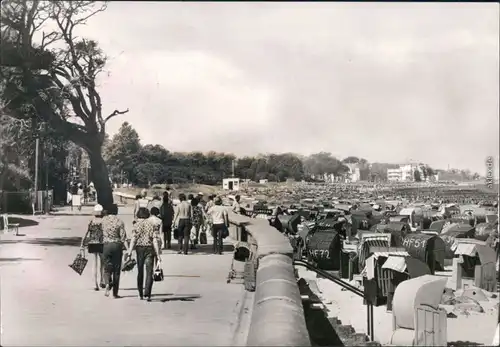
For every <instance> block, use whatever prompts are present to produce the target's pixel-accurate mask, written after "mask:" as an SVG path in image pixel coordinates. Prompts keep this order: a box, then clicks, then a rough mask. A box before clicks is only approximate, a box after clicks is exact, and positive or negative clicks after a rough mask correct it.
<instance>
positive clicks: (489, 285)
mask: <svg viewBox="0 0 500 347" xmlns="http://www.w3.org/2000/svg"><path fill="white" fill-rule="evenodd" d="M454 253H455V257H461V258H462V260H463V261H462V271H463V272H462V274H463V277H469V278H474V282H475V283H474V284H475V286H476V287H478V288H482V289H485V290H487V291H490V292H493V291H495V290H496V271H495V266H496V262H497V256H496V252H495V250H493V249H492V248H491V247H488V246H487V245H486V242H483V241H479V240H474V239H460V240H458V242H457V243H456V247H454Z"/></svg>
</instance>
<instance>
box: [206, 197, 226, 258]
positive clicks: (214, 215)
mask: <svg viewBox="0 0 500 347" xmlns="http://www.w3.org/2000/svg"><path fill="white" fill-rule="evenodd" d="M214 203H215V205H214V206H212V207H210V209H209V210H208V212H207V214H208V215H209V216H210V218H211V220H212V236H213V238H214V248H213V250H214V254H222V251H223V239H224V233H225V232H226V231H227V228H229V215H228V213H227V210H226V208H225V207H224V206H222V200H221V198H219V197H217V198H215V201H214Z"/></svg>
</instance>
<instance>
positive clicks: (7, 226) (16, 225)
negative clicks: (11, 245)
mask: <svg viewBox="0 0 500 347" xmlns="http://www.w3.org/2000/svg"><path fill="white" fill-rule="evenodd" d="M2 218H3V230H4V231H6V232H9V229H14V230H15V234H14V235H16V236H18V235H19V223H9V215H8V214H7V213H5V214H3V215H2Z"/></svg>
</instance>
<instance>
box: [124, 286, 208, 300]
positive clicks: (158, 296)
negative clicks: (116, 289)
mask: <svg viewBox="0 0 500 347" xmlns="http://www.w3.org/2000/svg"><path fill="white" fill-rule="evenodd" d="M122 290H135V291H136V290H137V288H120V291H122ZM120 297H121V298H137V297H138V294H126V295H120ZM199 298H201V295H200V294H174V293H163V294H151V301H152V302H169V301H195V300H196V299H199Z"/></svg>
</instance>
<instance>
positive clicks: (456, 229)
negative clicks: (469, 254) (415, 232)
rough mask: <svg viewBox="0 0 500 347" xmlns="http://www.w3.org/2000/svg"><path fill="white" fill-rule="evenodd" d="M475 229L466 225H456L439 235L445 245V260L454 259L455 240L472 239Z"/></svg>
mask: <svg viewBox="0 0 500 347" xmlns="http://www.w3.org/2000/svg"><path fill="white" fill-rule="evenodd" d="M475 233H476V229H475V228H474V227H471V226H470V225H467V224H456V225H454V226H452V227H451V228H449V229H448V230H447V231H446V232H444V233H441V234H440V235H439V237H440V238H441V239H442V240H443V241H444V243H445V245H446V252H445V258H446V259H453V258H454V257H455V252H454V249H455V247H456V246H454V245H455V243H456V240H457V239H466V238H470V239H472V238H474V235H475Z"/></svg>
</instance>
